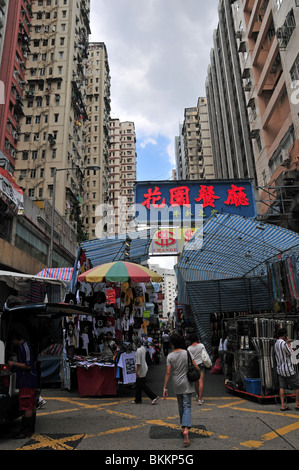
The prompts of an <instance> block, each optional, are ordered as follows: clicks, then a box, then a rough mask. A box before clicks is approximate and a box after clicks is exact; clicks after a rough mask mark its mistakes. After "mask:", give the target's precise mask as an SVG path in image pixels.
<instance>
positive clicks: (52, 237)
mask: <svg viewBox="0 0 299 470" xmlns="http://www.w3.org/2000/svg"><path fill="white" fill-rule="evenodd" d="M100 169H101V167H100V166H87V167H84V168H80V167H78V166H77V170H83V173H84V172H85V171H86V170H94V171H99V170H100ZM71 170H74V168H54V170H53V195H52V215H51V235H50V249H49V254H48V267H49V268H51V267H52V264H53V252H54V224H55V198H56V176H57V172H58V171H71Z"/></svg>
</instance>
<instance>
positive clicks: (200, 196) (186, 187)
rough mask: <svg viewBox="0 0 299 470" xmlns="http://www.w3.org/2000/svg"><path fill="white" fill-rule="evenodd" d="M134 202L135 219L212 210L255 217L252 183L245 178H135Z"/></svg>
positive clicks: (168, 218)
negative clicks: (147, 179)
mask: <svg viewBox="0 0 299 470" xmlns="http://www.w3.org/2000/svg"><path fill="white" fill-rule="evenodd" d="M135 205H136V206H138V205H140V208H139V209H138V208H136V210H137V211H138V217H137V216H136V220H137V222H138V223H149V222H150V223H151V224H152V223H155V222H156V221H159V222H163V223H165V224H168V222H175V223H180V220H181V221H182V220H186V221H187V220H188V221H194V220H202V218H203V217H209V216H210V215H211V214H212V213H213V211H217V212H219V213H230V214H237V215H242V216H243V217H256V207H255V197H254V190H253V184H252V182H251V180H245V179H244V180H241V179H239V180H235V181H234V180H197V181H196V180H195V181H175V180H173V181H156V182H137V183H136V184H135ZM143 208H145V209H146V212H145V211H144V209H143Z"/></svg>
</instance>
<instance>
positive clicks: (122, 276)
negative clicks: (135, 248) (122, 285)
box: [78, 261, 163, 282]
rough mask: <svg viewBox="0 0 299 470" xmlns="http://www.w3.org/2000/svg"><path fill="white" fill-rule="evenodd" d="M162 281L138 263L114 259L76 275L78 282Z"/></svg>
mask: <svg viewBox="0 0 299 470" xmlns="http://www.w3.org/2000/svg"><path fill="white" fill-rule="evenodd" d="M129 280H130V281H132V282H149V281H153V282H162V280H163V279H162V277H161V276H160V275H159V274H157V273H155V272H154V271H151V270H150V269H148V268H146V267H145V266H142V265H140V264H135V263H129V262H127V261H114V262H112V263H106V264H102V265H101V266H97V267H96V268H93V269H90V270H89V271H86V272H85V273H82V274H80V276H78V282H126V281H129Z"/></svg>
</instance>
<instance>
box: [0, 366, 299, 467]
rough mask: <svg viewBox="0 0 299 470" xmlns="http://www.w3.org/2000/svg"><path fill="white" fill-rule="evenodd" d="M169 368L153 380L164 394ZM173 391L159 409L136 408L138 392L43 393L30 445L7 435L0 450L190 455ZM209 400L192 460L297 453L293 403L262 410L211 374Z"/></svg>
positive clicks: (196, 427)
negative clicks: (212, 454) (210, 454)
mask: <svg viewBox="0 0 299 470" xmlns="http://www.w3.org/2000/svg"><path fill="white" fill-rule="evenodd" d="M165 369H166V367H165V358H162V361H161V364H160V365H155V366H154V367H153V368H152V369H151V370H150V371H149V374H148V384H149V386H150V387H151V388H152V390H153V391H155V392H156V393H157V394H158V395H161V393H162V389H163V382H164V374H165ZM168 388H169V398H168V399H167V400H163V399H160V400H159V401H158V403H157V404H156V405H154V406H152V405H151V401H150V400H149V399H148V398H147V397H144V399H143V403H142V404H141V405H135V404H132V400H133V398H134V390H133V389H131V388H129V387H128V386H124V385H122V386H121V387H120V388H119V392H118V395H117V396H116V397H84V398H83V397H80V396H79V395H78V392H77V390H73V391H71V392H69V391H65V390H64V391H63V390H60V388H59V387H56V388H47V389H44V390H43V392H42V396H43V398H44V399H45V400H46V405H45V406H44V407H43V408H42V409H40V410H39V411H38V413H37V423H36V433H35V434H34V435H33V436H32V438H29V439H25V440H16V439H13V438H12V437H11V436H9V435H5V434H3V435H2V436H1V437H0V451H2V450H10V451H15V450H19V451H24V450H32V451H33V450H65V451H71V450H77V451H90V450H94V451H95V450H97V451H101V456H102V457H103V456H105V458H106V456H107V458H110V456H111V455H112V456H115V455H122V454H117V451H118V452H125V451H126V452H127V453H128V452H129V455H139V454H138V451H140V452H145V451H147V452H150V453H151V454H152V455H155V453H162V454H163V455H165V454H167V455H168V454H171V455H181V454H182V452H183V454H184V452H185V451H186V450H185V449H184V447H183V440H182V437H181V435H180V426H179V419H178V408H177V402H176V398H175V396H174V395H173V393H172V390H171V384H169V387H168ZM204 401H205V403H204V405H201V406H199V405H198V404H197V403H196V398H195V396H194V399H193V403H192V429H191V433H190V438H191V446H190V447H189V448H188V449H187V452H188V455H194V456H198V455H199V454H201V455H202V453H201V452H202V451H237V450H240V451H249V450H250V451H257V450H260V451H261V450H263V451H271V452H272V451H277V450H279V451H283V450H285V451H296V450H298V449H299V413H298V411H297V412H296V411H295V403H289V407H290V408H291V409H290V410H289V411H287V412H281V411H280V405H279V404H278V403H276V402H275V401H271V402H265V403H259V402H258V401H257V400H255V399H251V400H248V399H246V398H244V397H242V396H237V395H232V394H230V393H228V392H227V390H226V388H225V387H224V377H223V375H212V374H209V373H208V374H207V375H206V380H205V392H204ZM134 451H136V452H134ZM130 452H131V454H130ZM144 455H147V454H144ZM103 458H104V457H103ZM113 458H114V457H113ZM104 463H107V462H104ZM162 463H163V462H162ZM164 463H165V462H164ZM166 463H169V462H166ZM185 463H186V462H185ZM111 464H116V462H115V461H114V462H112V461H111ZM133 466H134V465H133Z"/></svg>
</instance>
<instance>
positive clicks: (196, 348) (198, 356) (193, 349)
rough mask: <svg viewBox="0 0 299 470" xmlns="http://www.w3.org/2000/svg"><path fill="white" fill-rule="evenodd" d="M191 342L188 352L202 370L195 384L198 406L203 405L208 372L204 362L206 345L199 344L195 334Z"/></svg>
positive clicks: (191, 336) (191, 337) (192, 335)
mask: <svg viewBox="0 0 299 470" xmlns="http://www.w3.org/2000/svg"><path fill="white" fill-rule="evenodd" d="M190 342H191V345H190V346H189V347H188V351H189V352H190V353H191V355H192V356H193V357H194V360H195V362H196V364H197V365H198V367H199V369H200V378H199V380H198V381H197V382H195V391H196V395H197V397H198V404H199V405H203V404H204V401H203V389H204V380H205V370H206V369H205V366H204V364H203V361H202V351H203V349H204V345H203V344H202V343H200V342H199V340H198V337H197V335H196V334H195V333H192V334H191V335H190Z"/></svg>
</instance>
